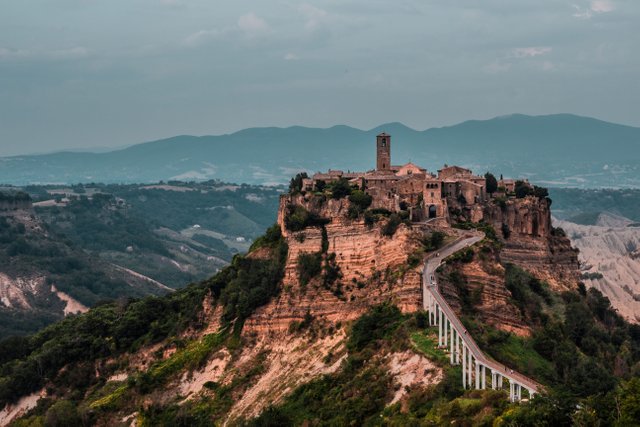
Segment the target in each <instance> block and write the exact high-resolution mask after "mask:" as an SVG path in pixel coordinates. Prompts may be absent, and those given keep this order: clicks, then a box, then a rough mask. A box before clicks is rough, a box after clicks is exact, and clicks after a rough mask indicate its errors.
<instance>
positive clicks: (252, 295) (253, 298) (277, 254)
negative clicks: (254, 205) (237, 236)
mask: <svg viewBox="0 0 640 427" xmlns="http://www.w3.org/2000/svg"><path fill="white" fill-rule="evenodd" d="M270 230H271V232H270V233H269V235H265V239H264V240H263V244H264V245H266V247H269V248H270V249H271V251H270V256H269V257H265V258H255V257H251V256H240V255H236V256H235V257H234V258H233V261H232V262H231V265H230V266H228V267H226V268H225V269H223V270H222V271H221V272H220V273H218V274H217V275H216V276H214V277H213V278H211V279H210V280H208V281H206V282H205V283H206V285H207V286H208V287H209V289H211V291H212V292H213V295H214V296H215V297H216V298H220V302H221V303H222V304H223V305H224V307H225V309H224V314H223V316H222V317H223V319H224V321H225V322H232V321H235V322H236V324H237V325H242V324H243V323H244V321H245V319H246V318H247V317H249V315H251V313H253V311H254V310H255V309H256V308H257V307H259V306H261V305H263V304H266V303H267V302H268V301H269V300H270V299H271V298H272V297H273V296H275V295H277V293H278V292H279V290H280V289H279V284H280V281H281V280H282V276H283V275H284V265H285V262H286V259H287V251H288V247H287V243H286V242H285V240H284V238H283V237H282V235H281V234H280V229H279V228H278V229H277V230H276V229H270Z"/></svg>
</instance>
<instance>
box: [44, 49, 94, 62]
mask: <svg viewBox="0 0 640 427" xmlns="http://www.w3.org/2000/svg"><path fill="white" fill-rule="evenodd" d="M47 55H48V56H49V57H51V58H54V59H74V58H83V57H85V56H88V55H89V50H88V49H87V48H84V47H82V46H76V47H72V48H70V49H59V50H52V51H49V52H47Z"/></svg>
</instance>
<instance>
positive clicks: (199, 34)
mask: <svg viewBox="0 0 640 427" xmlns="http://www.w3.org/2000/svg"><path fill="white" fill-rule="evenodd" d="M224 33H225V31H224V30H218V29H215V28H214V29H211V30H200V31H196V32H195V33H193V34H190V35H188V36H187V37H185V38H184V40H183V43H184V44H185V45H187V46H191V47H195V46H199V45H201V44H202V43H204V42H206V41H208V40H211V39H215V38H217V37H219V36H221V35H223V34H224Z"/></svg>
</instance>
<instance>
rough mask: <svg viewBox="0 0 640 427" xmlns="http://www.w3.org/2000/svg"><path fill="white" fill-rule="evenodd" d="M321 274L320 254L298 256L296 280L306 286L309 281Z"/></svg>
mask: <svg viewBox="0 0 640 427" xmlns="http://www.w3.org/2000/svg"><path fill="white" fill-rule="evenodd" d="M321 272H322V253H321V252H314V253H301V254H300V255H298V279H299V280H300V284H301V285H302V286H306V285H307V284H308V283H309V282H310V281H311V279H313V278H314V277H316V276H318V275H319V274H320V273H321Z"/></svg>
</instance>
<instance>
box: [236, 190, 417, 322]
mask: <svg viewBox="0 0 640 427" xmlns="http://www.w3.org/2000/svg"><path fill="white" fill-rule="evenodd" d="M292 205H297V206H304V207H305V209H307V210H308V211H309V212H310V213H311V214H313V215H316V216H318V217H320V218H325V219H328V220H329V222H328V223H327V224H326V225H324V226H322V227H319V226H316V227H307V228H304V229H303V230H299V231H290V230H288V229H287V227H286V226H285V225H284V224H285V215H286V214H287V209H288V208H289V206H292ZM348 208H349V201H348V199H346V198H343V199H339V200H333V199H328V200H326V201H322V202H321V201H320V200H318V199H317V198H316V197H314V196H306V197H305V196H303V195H295V196H291V195H285V196H282V198H281V199H280V209H279V211H278V223H279V224H280V225H281V230H282V234H283V236H284V237H285V239H286V240H287V244H288V246H289V253H288V256H287V261H286V266H285V276H284V279H283V281H282V287H283V292H282V293H281V294H280V295H279V296H278V297H277V298H276V300H275V301H274V302H272V303H271V304H269V305H267V306H265V307H263V308H261V309H258V311H257V312H256V313H255V315H254V316H252V318H251V319H249V321H248V322H247V324H246V327H247V328H248V330H254V331H257V330H268V331H270V332H283V331H286V330H287V329H288V328H289V325H290V324H291V322H292V321H300V320H302V319H303V318H304V316H305V315H306V313H309V314H311V315H312V316H314V317H316V318H318V319H323V320H325V321H328V322H331V323H335V322H345V321H350V320H353V319H355V318H357V317H359V316H360V315H362V313H364V312H365V311H366V310H367V309H368V308H369V307H371V306H372V305H375V304H377V303H380V302H382V301H386V300H391V301H393V303H394V304H396V305H397V306H398V307H400V308H401V310H402V311H404V312H414V311H416V310H418V309H419V308H420V307H421V306H422V292H421V288H420V280H421V276H420V271H419V268H413V269H412V268H408V267H407V258H408V256H409V254H411V253H413V252H414V251H415V250H416V249H417V248H418V247H419V240H418V237H419V236H420V235H421V232H420V231H418V230H417V229H415V230H414V229H412V228H411V227H409V226H407V225H405V224H401V225H400V226H399V227H398V229H397V230H396V232H395V233H394V234H393V236H384V235H383V233H382V228H383V225H384V221H383V222H381V223H376V224H373V225H367V224H366V223H365V220H364V218H362V217H360V218H358V219H353V220H352V219H349V218H348V216H347V210H348ZM323 229H324V230H325V231H324V232H323ZM325 232H326V234H325V237H324V239H323V233H325ZM323 240H324V241H325V242H326V243H325V244H326V245H327V246H326V250H325V251H324V254H323V255H322V258H323V263H325V265H326V262H327V259H331V261H330V264H331V266H332V268H333V269H334V271H338V272H339V273H338V275H339V277H338V278H337V279H336V280H335V281H334V282H333V283H331V284H328V283H326V280H325V277H323V276H325V272H323V273H321V274H319V275H317V276H316V277H314V278H312V279H311V280H310V282H309V283H308V284H302V283H301V282H300V277H299V276H300V274H299V269H300V267H299V260H300V257H301V255H302V256H304V255H305V254H306V255H311V254H320V253H323Z"/></svg>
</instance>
